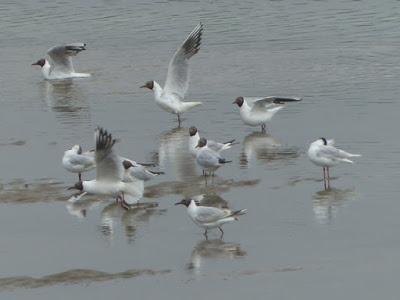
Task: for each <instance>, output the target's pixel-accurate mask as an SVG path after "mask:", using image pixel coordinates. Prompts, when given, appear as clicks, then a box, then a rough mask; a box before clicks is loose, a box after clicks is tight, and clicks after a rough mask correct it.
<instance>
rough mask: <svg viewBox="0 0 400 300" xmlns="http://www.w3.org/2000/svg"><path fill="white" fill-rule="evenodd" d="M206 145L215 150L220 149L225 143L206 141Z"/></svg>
mask: <svg viewBox="0 0 400 300" xmlns="http://www.w3.org/2000/svg"><path fill="white" fill-rule="evenodd" d="M207 146H208V148H210V149H211V150H214V151H216V152H218V151H220V150H221V149H222V148H223V147H224V146H225V145H224V144H222V143H218V142H216V141H210V140H208V141H207Z"/></svg>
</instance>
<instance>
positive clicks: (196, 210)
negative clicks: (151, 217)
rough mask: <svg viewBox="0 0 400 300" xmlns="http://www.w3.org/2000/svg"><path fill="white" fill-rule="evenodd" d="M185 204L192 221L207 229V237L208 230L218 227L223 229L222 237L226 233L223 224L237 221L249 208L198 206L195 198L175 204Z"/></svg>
mask: <svg viewBox="0 0 400 300" xmlns="http://www.w3.org/2000/svg"><path fill="white" fill-rule="evenodd" d="M180 204H181V205H185V206H186V207H187V212H188V215H189V217H190V218H191V219H192V221H193V222H194V223H195V224H196V225H198V226H199V227H202V228H204V229H205V231H204V236H205V237H206V238H208V237H207V230H208V229H212V228H218V229H219V230H220V231H221V238H222V237H223V235H224V231H223V230H222V228H221V226H222V225H224V224H225V223H229V222H233V221H237V220H239V219H238V216H240V215H244V214H245V213H246V211H247V209H240V210H236V211H232V210H230V209H221V208H217V207H211V206H198V205H197V204H196V202H195V201H194V200H193V199H183V200H182V201H180V202H177V203H175V205H180Z"/></svg>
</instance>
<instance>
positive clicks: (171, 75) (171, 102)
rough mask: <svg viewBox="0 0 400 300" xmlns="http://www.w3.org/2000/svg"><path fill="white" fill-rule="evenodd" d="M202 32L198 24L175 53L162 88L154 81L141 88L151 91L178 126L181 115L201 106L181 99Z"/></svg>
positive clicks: (185, 89)
mask: <svg viewBox="0 0 400 300" xmlns="http://www.w3.org/2000/svg"><path fill="white" fill-rule="evenodd" d="M202 32H203V25H202V24H201V23H200V24H198V25H197V26H196V27H195V28H194V29H193V31H192V32H191V33H190V34H189V36H188V37H187V38H186V40H185V41H184V42H183V44H182V46H181V47H180V48H179V49H178V50H177V51H176V52H175V54H174V56H173V57H172V59H171V61H170V62H169V66H168V73H167V79H166V80H165V85H164V88H162V87H161V86H160V85H159V84H158V83H157V82H156V81H154V80H152V81H148V82H146V84H145V85H143V86H141V88H148V89H150V90H153V92H154V98H155V101H156V103H157V104H158V105H159V106H160V107H161V108H162V109H164V110H165V111H167V112H169V113H173V114H175V115H177V116H178V123H179V126H180V124H181V114H183V113H184V112H186V111H187V110H189V109H191V108H192V107H195V106H198V105H200V104H201V102H184V101H183V99H184V98H185V94H186V92H187V90H188V87H189V59H190V58H191V57H192V56H193V55H195V54H196V53H197V52H198V51H199V50H200V43H201V35H202Z"/></svg>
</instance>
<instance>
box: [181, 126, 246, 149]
mask: <svg viewBox="0 0 400 300" xmlns="http://www.w3.org/2000/svg"><path fill="white" fill-rule="evenodd" d="M199 140H200V135H199V131H198V130H197V128H196V127H195V126H192V127H190V128H189V151H190V153H192V154H193V155H196V154H197V152H198V148H196V146H197V145H198V143H199ZM235 144H239V143H235V140H234V139H233V140H230V141H227V142H225V143H219V142H216V141H212V140H207V146H208V147H209V148H210V149H211V150H214V151H215V152H218V153H220V152H222V151H224V150H227V149H230V148H231V147H232V146H233V145H235Z"/></svg>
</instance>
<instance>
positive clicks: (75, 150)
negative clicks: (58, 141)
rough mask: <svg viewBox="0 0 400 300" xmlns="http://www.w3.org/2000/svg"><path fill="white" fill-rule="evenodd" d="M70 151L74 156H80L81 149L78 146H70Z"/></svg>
mask: <svg viewBox="0 0 400 300" xmlns="http://www.w3.org/2000/svg"><path fill="white" fill-rule="evenodd" d="M71 150H73V151H74V152H75V153H76V154H82V147H81V146H80V145H74V146H72V148H71Z"/></svg>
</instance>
